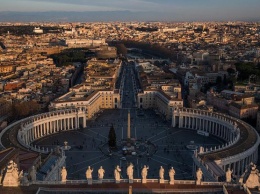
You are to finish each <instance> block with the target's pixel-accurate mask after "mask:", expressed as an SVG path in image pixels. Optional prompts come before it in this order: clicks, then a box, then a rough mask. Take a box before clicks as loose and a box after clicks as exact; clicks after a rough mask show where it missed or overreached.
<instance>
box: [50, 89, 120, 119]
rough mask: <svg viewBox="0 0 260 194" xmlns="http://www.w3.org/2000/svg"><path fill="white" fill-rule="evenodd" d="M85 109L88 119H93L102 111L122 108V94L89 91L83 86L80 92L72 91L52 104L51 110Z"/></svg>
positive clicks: (117, 92)
mask: <svg viewBox="0 0 260 194" xmlns="http://www.w3.org/2000/svg"><path fill="white" fill-rule="evenodd" d="M69 108H84V109H85V110H86V111H87V119H91V118H92V117H93V116H94V115H95V114H96V113H97V112H99V111H100V109H103V108H104V109H110V108H111V109H112V108H121V101H120V94H119V91H117V90H107V91H105V90H103V91H93V90H92V91H88V90H84V89H83V86H82V89H81V90H78V92H75V91H70V92H69V93H67V94H65V95H63V96H61V97H60V98H58V99H56V100H55V101H53V102H51V104H50V106H49V109H50V110H61V109H69Z"/></svg>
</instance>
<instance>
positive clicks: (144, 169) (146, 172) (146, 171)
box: [141, 165, 149, 180]
mask: <svg viewBox="0 0 260 194" xmlns="http://www.w3.org/2000/svg"><path fill="white" fill-rule="evenodd" d="M148 169H149V167H147V166H146V165H144V167H143V169H142V172H141V175H142V179H143V180H146V177H147V174H148Z"/></svg>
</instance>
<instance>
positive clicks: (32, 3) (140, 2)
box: [0, 0, 260, 22]
mask: <svg viewBox="0 0 260 194" xmlns="http://www.w3.org/2000/svg"><path fill="white" fill-rule="evenodd" d="M14 5H15V6H14ZM259 7H260V1H259V0H228V1H226V0H217V1H215V0H124V1H122V0H95V1H93V0H73V1H72V0H8V1H4V2H1V7H0V16H1V18H0V21H2V22H3V21H6V22H12V21H41V20H42V21H44V20H47V21H51V20H53V21H84V20H86V17H88V18H87V21H103V20H104V21H131V20H137V21H151V20H153V21H235V20H243V21H259V20H260V12H259V11H258V8H259ZM48 13H51V14H50V15H48ZM66 13H71V14H72V15H66ZM73 13H74V14H73ZM77 13H78V14H79V15H78V16H77V15H76V14H77ZM124 13H125V14H126V15H124ZM99 14H101V15H99Z"/></svg>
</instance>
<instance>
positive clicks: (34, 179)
mask: <svg viewBox="0 0 260 194" xmlns="http://www.w3.org/2000/svg"><path fill="white" fill-rule="evenodd" d="M30 177H31V181H32V182H34V181H36V169H35V167H34V166H32V169H31V171H30Z"/></svg>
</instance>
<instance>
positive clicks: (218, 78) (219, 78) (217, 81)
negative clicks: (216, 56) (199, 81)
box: [216, 76, 222, 85]
mask: <svg viewBox="0 0 260 194" xmlns="http://www.w3.org/2000/svg"><path fill="white" fill-rule="evenodd" d="M221 83H222V77H221V76H218V77H217V79H216V84H217V85H220V84H221Z"/></svg>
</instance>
